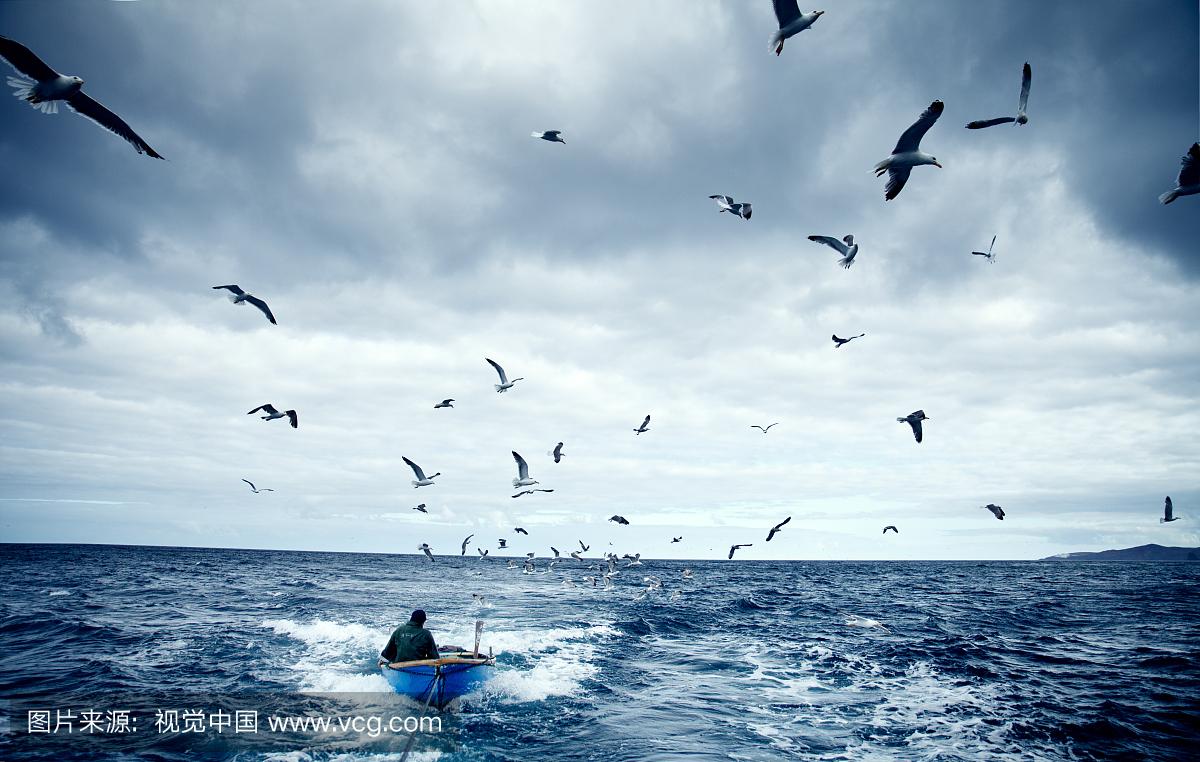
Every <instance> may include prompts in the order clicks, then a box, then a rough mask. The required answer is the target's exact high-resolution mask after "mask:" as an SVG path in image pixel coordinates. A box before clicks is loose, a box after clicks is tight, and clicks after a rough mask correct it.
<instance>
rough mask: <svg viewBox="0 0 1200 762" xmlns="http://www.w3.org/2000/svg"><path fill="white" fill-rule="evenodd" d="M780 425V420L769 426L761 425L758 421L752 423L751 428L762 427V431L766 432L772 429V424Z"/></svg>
mask: <svg viewBox="0 0 1200 762" xmlns="http://www.w3.org/2000/svg"><path fill="white" fill-rule="evenodd" d="M778 425H779V421H776V422H775V423H772V424H770V425H768V426H759V425H758V424H757V423H752V424H750V428H752V429H760V430H761V431H762V433H764V434H766V433H767V432H768V431H770V430H771V426H778Z"/></svg>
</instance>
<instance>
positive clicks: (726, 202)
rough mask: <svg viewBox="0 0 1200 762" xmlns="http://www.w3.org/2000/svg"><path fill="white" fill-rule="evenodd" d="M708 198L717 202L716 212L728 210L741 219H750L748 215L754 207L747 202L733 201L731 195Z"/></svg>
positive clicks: (752, 211)
mask: <svg viewBox="0 0 1200 762" xmlns="http://www.w3.org/2000/svg"><path fill="white" fill-rule="evenodd" d="M709 198H711V199H712V200H713V201H716V202H717V206H718V207H719V209H718V210H717V211H718V212H729V213H730V214H732V215H733V216H734V217H741V218H742V219H743V220H748V219H750V215H751V214H753V213H754V209H753V208H752V207H751V206H750V204H749V203H741V204H737V203H734V201H733V197H732V196H709Z"/></svg>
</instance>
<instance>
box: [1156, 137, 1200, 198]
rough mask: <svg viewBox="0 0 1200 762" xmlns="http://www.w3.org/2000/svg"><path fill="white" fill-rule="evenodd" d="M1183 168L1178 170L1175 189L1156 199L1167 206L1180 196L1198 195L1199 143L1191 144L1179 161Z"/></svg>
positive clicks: (1199, 182) (1199, 184) (1199, 190)
mask: <svg viewBox="0 0 1200 762" xmlns="http://www.w3.org/2000/svg"><path fill="white" fill-rule="evenodd" d="M1180 163H1181V164H1183V166H1182V167H1181V168H1180V170H1179V179H1178V180H1176V181H1175V187H1174V188H1172V189H1171V190H1169V191H1167V192H1166V193H1164V194H1162V195H1161V196H1159V197H1158V200H1159V201H1161V202H1162V203H1164V204H1169V203H1171V202H1172V201H1174V200H1175V199H1177V198H1179V197H1180V196H1194V195H1196V194H1197V193H1200V143H1192V147H1191V148H1189V149H1188V152H1187V153H1185V154H1184V155H1183V158H1182V159H1180Z"/></svg>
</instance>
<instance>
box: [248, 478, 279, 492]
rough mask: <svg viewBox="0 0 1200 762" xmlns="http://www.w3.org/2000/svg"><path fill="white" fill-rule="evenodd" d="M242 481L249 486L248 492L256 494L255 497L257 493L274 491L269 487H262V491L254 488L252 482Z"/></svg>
mask: <svg viewBox="0 0 1200 762" xmlns="http://www.w3.org/2000/svg"><path fill="white" fill-rule="evenodd" d="M242 481H244V482H246V484H249V485H250V491H251V492H253V493H254V494H256V495H257V494H258V493H259V492H274V491H275V490H273V489H271V488H270V487H263V488H262V489H259V488H258V487H255V486H254V482H252V481H250V480H249V479H242Z"/></svg>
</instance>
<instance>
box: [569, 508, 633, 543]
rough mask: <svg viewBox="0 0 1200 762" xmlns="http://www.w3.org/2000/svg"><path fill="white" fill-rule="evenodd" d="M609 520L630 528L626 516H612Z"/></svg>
mask: <svg viewBox="0 0 1200 762" xmlns="http://www.w3.org/2000/svg"><path fill="white" fill-rule="evenodd" d="M608 520H609V521H615V522H617V523H618V524H625V525H627V526H628V524H629V520H628V519H626V518H625V517H624V516H611V517H609V519H608ZM580 544H582V543H580ZM585 550H586V548H585Z"/></svg>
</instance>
